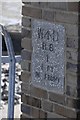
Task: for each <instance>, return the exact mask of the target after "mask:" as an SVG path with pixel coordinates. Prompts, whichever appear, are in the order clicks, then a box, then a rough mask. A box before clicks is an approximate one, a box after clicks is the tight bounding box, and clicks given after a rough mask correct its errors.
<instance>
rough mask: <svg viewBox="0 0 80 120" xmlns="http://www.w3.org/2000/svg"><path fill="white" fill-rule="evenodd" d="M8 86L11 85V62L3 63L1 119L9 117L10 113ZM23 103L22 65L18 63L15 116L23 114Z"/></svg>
mask: <svg viewBox="0 0 80 120" xmlns="http://www.w3.org/2000/svg"><path fill="white" fill-rule="evenodd" d="M8 87H9V64H8V63H6V64H2V74H1V96H2V100H1V105H2V107H1V108H0V120H1V118H7V113H8V110H7V108H8ZM20 104H21V65H20V64H19V63H16V72H15V105H14V106H15V112H14V116H15V118H19V117H20V114H21V110H20Z"/></svg>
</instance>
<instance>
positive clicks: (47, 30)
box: [32, 20, 65, 93]
mask: <svg viewBox="0 0 80 120" xmlns="http://www.w3.org/2000/svg"><path fill="white" fill-rule="evenodd" d="M64 35H65V30H64V27H63V26H62V25H58V24H53V23H49V22H45V21H44V22H43V21H37V20H34V21H33V22H32V46H33V53H32V83H33V84H34V85H37V86H39V87H42V88H44V89H47V90H50V91H54V92H60V93H63V91H64V90H63V89H64V57H65V55H64V44H65V41H64V37H65V36H64Z"/></svg>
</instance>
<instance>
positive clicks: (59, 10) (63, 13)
mask: <svg viewBox="0 0 80 120" xmlns="http://www.w3.org/2000/svg"><path fill="white" fill-rule="evenodd" d="M22 2H23V6H22V42H21V45H22V48H23V50H22V52H21V55H22V62H21V66H22V69H23V72H22V75H21V79H22V86H21V87H22V96H21V101H22V105H21V112H22V115H21V118H78V119H79V118H80V80H79V75H80V74H79V73H80V64H79V61H80V53H79V9H78V7H79V3H74V2H73V3H70V2H69V3H65V2H63V3H44V2H42V3H40V2H39V3H38V2H37V3H30V2H26V0H22ZM32 18H34V19H37V20H43V21H49V22H51V23H58V24H61V25H63V26H64V28H65V32H66V37H65V54H66V58H64V59H65V63H64V64H65V68H66V69H65V78H64V79H65V89H64V94H57V93H54V91H53V92H50V91H47V90H45V89H42V88H38V87H35V86H34V85H33V84H32V78H31V55H32V41H31V37H32V32H31V30H32V28H31V23H32V20H33V19H32Z"/></svg>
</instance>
